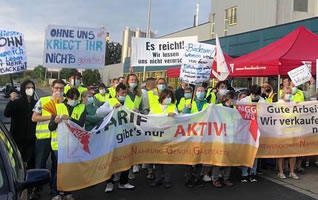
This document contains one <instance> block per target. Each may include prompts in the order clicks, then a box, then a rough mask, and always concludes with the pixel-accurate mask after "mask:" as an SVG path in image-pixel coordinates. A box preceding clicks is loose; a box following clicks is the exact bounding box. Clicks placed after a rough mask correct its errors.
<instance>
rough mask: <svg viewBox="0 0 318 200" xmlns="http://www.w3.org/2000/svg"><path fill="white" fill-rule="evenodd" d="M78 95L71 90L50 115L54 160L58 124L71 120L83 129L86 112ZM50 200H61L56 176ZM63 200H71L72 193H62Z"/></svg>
mask: <svg viewBox="0 0 318 200" xmlns="http://www.w3.org/2000/svg"><path fill="white" fill-rule="evenodd" d="M80 95H81V94H80V93H79V91H78V90H77V89H76V88H71V89H69V90H68V91H67V93H66V98H65V100H64V101H63V102H62V103H59V104H57V105H56V113H57V115H56V116H54V115H52V117H51V120H50V123H49V130H50V131H51V132H52V137H51V147H52V150H53V151H54V154H55V157H56V160H58V140H57V139H58V134H59V133H58V132H57V126H58V124H59V123H60V122H62V121H64V120H71V121H73V122H74V123H76V124H77V125H79V126H81V127H84V124H85V120H86V115H87V112H86V110H85V105H84V104H81V103H79V101H78V100H79V97H80ZM61 134H63V133H61ZM52 179H53V181H52V194H51V195H52V200H60V199H62V193H61V192H60V191H57V177H56V174H55V176H54V177H52ZM63 195H64V198H63V199H64V200H72V199H74V198H73V197H72V193H70V192H64V193H63Z"/></svg>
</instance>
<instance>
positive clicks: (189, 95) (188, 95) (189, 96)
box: [184, 93, 192, 99]
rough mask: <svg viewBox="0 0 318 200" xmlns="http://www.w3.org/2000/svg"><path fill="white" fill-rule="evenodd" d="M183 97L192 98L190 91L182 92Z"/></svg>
mask: <svg viewBox="0 0 318 200" xmlns="http://www.w3.org/2000/svg"><path fill="white" fill-rule="evenodd" d="M184 98H185V99H191V98H192V94H191V93H184Z"/></svg>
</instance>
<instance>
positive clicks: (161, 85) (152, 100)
mask: <svg viewBox="0 0 318 200" xmlns="http://www.w3.org/2000/svg"><path fill="white" fill-rule="evenodd" d="M155 84H156V87H155V88H153V89H152V90H149V91H148V92H147V96H148V103H149V109H150V111H151V107H154V106H155V105H157V104H158V103H159V95H160V94H161V92H162V91H163V90H165V89H166V88H167V82H166V80H165V79H164V78H158V79H157V81H156V83H155Z"/></svg>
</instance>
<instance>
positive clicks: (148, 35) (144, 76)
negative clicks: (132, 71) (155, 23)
mask: <svg viewBox="0 0 318 200" xmlns="http://www.w3.org/2000/svg"><path fill="white" fill-rule="evenodd" d="M150 14H151V0H148V16H147V30H146V37H147V38H150ZM142 79H143V81H145V80H146V65H145V66H144V74H143V77H142Z"/></svg>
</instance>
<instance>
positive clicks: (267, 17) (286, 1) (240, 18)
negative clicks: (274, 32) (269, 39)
mask: <svg viewBox="0 0 318 200" xmlns="http://www.w3.org/2000/svg"><path fill="white" fill-rule="evenodd" d="M295 1H297V0H226V1H220V0H211V6H212V7H211V15H213V14H215V18H214V19H215V33H217V34H218V36H219V37H222V36H226V35H232V34H237V33H243V32H247V31H252V30H257V29H261V28H266V27H269V26H274V25H279V24H284V23H289V22H293V21H298V20H302V19H306V18H311V17H314V16H318V2H317V0H298V1H301V2H300V3H305V2H306V1H308V5H307V12H300V11H294V2H295ZM232 7H237V13H236V16H237V23H236V25H232V26H231V25H228V26H227V33H226V34H225V32H224V29H225V21H224V15H225V10H226V9H229V8H232ZM211 24H212V17H211Z"/></svg>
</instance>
